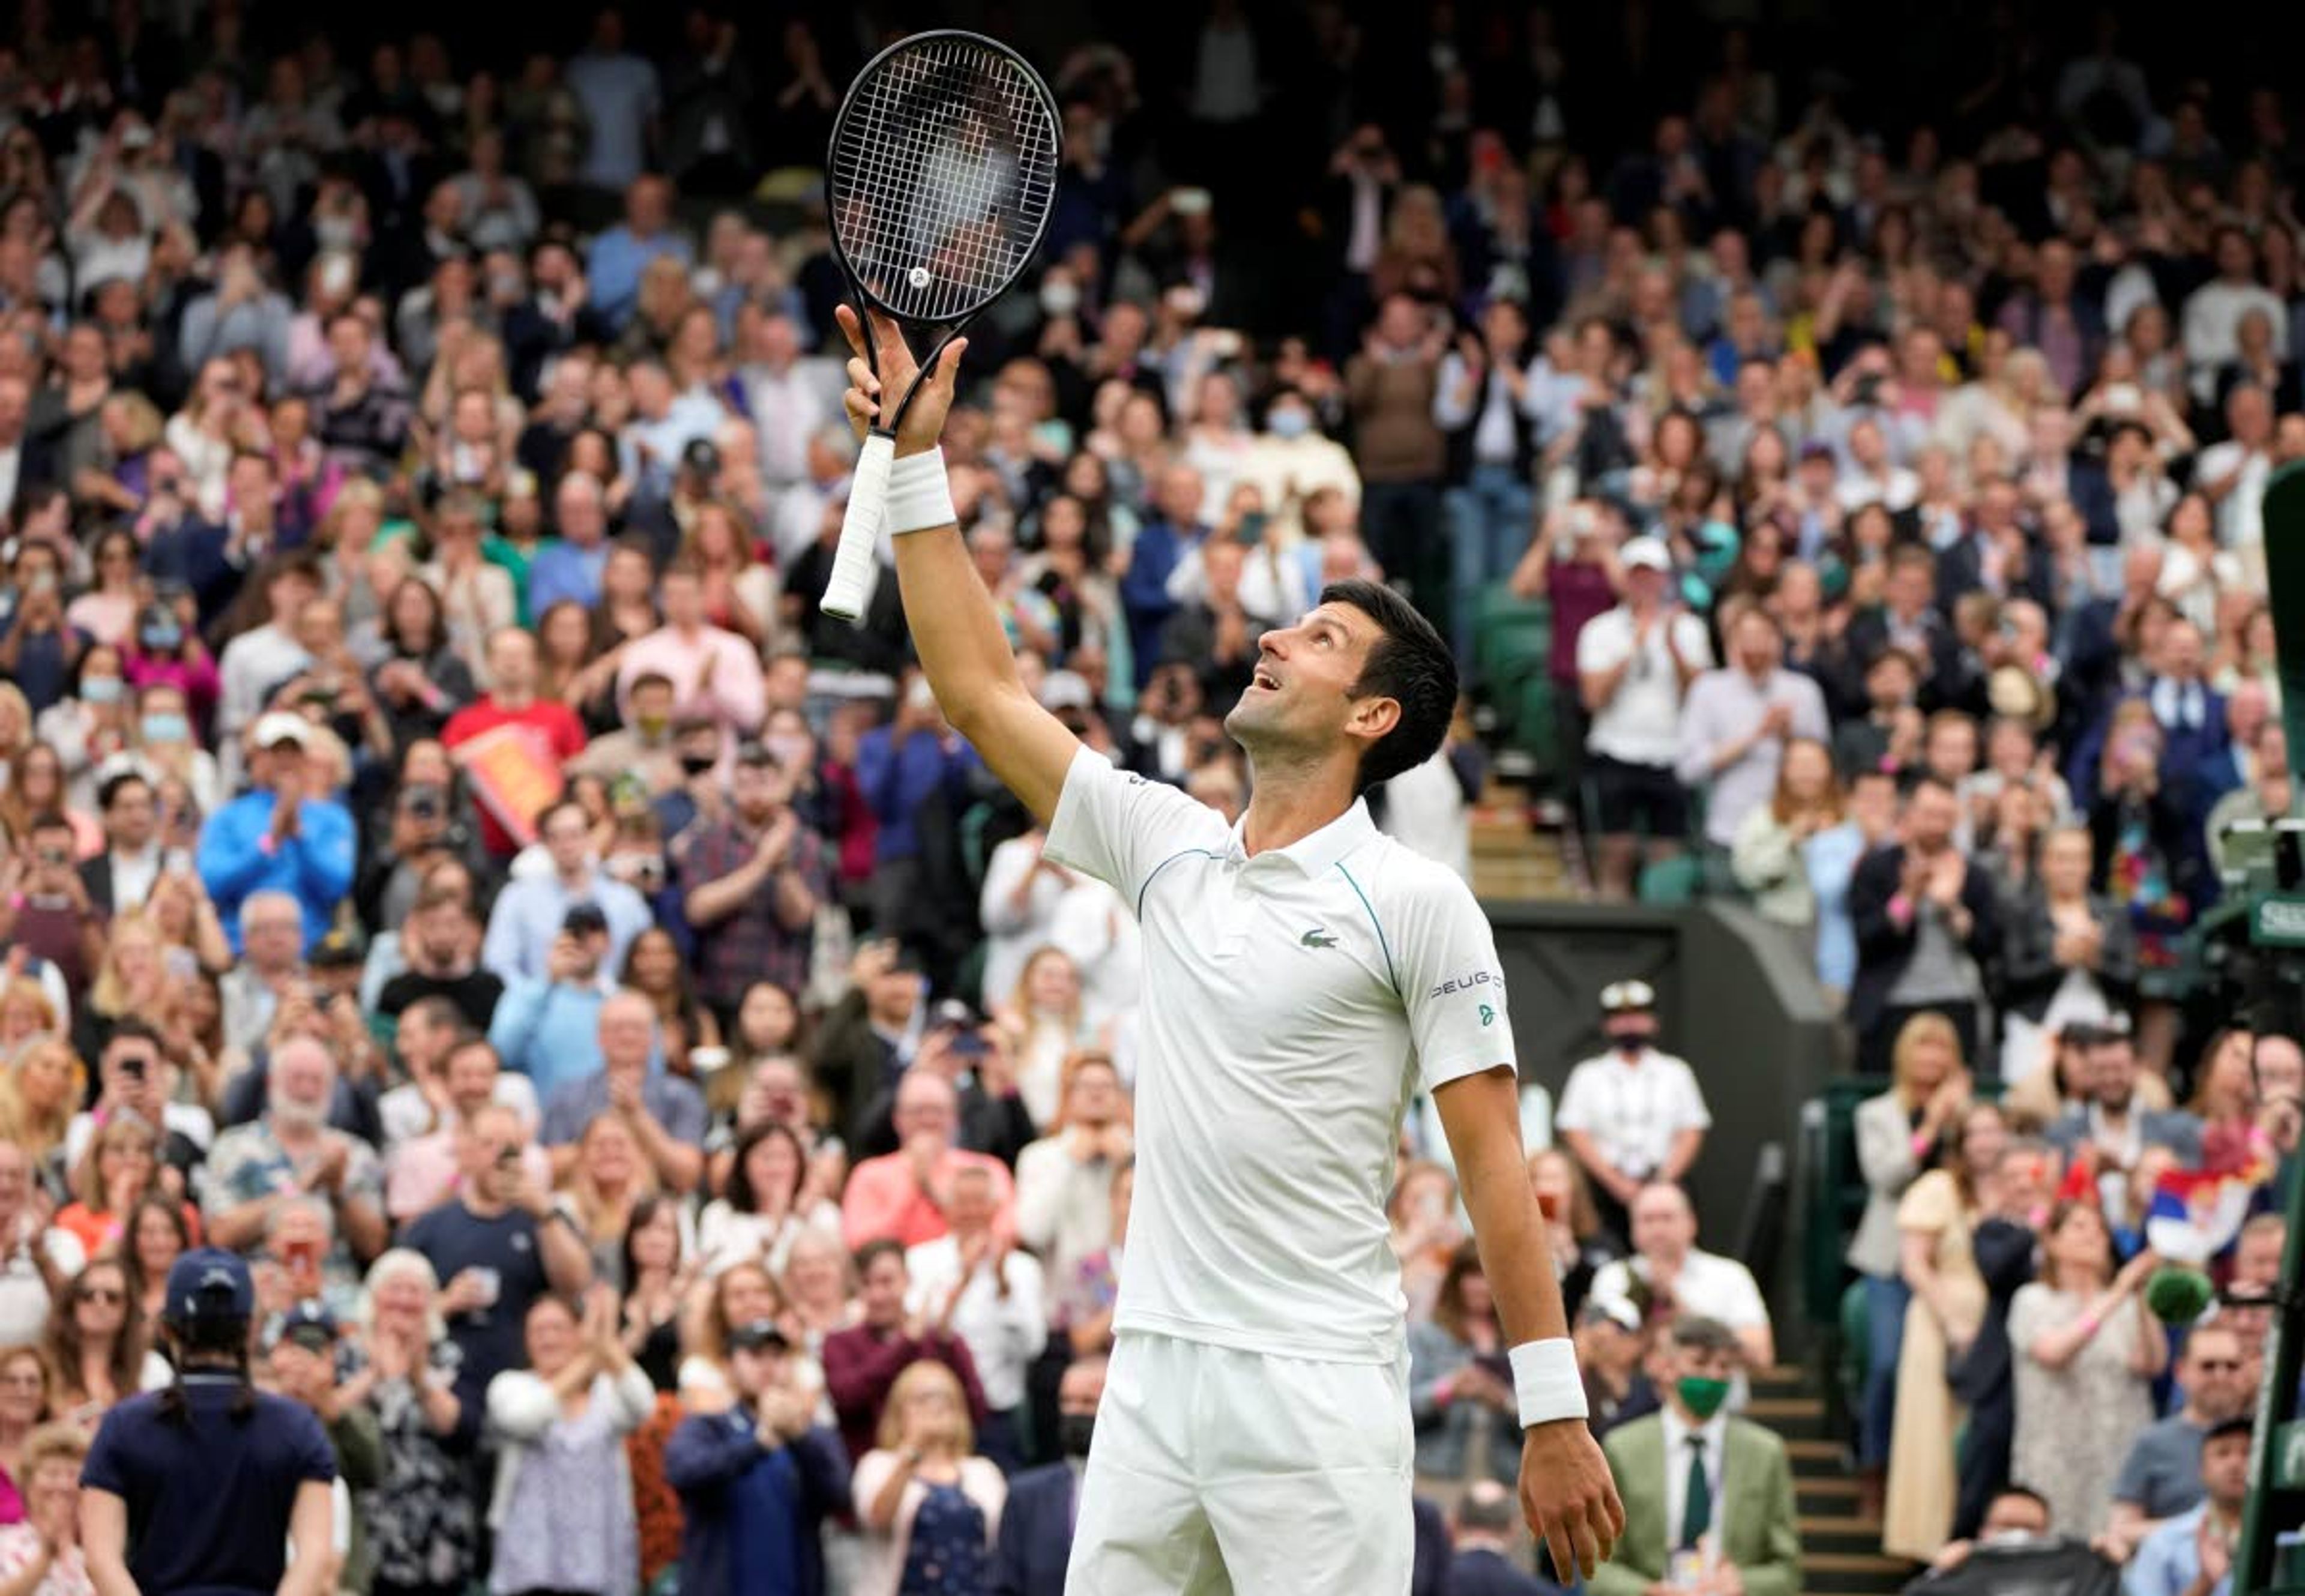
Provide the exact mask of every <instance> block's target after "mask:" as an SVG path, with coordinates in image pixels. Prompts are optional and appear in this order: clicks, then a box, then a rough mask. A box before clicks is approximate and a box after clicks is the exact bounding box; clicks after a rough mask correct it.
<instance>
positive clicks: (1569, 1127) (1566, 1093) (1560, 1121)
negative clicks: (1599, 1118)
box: [1552, 1064, 1593, 1131]
mask: <svg viewBox="0 0 2305 1596" xmlns="http://www.w3.org/2000/svg"><path fill="white" fill-rule="evenodd" d="M1592 1099H1593V1071H1592V1068H1591V1066H1590V1065H1582V1064H1580V1065H1578V1066H1577V1067H1576V1068H1574V1069H1572V1070H1570V1071H1569V1083H1568V1084H1567V1085H1565V1086H1563V1087H1562V1088H1561V1106H1560V1107H1559V1108H1555V1109H1554V1110H1553V1111H1552V1128H1553V1129H1554V1130H1556V1131H1589V1130H1591V1129H1592V1128H1593V1100H1592Z"/></svg>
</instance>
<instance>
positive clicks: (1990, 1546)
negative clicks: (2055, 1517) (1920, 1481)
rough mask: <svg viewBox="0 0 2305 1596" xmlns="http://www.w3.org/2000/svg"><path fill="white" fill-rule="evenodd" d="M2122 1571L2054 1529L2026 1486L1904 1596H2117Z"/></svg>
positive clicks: (2003, 1495)
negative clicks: (2078, 1595) (2032, 1594)
mask: <svg viewBox="0 0 2305 1596" xmlns="http://www.w3.org/2000/svg"><path fill="white" fill-rule="evenodd" d="M2120 1578H2121V1575H2120V1571H2119V1570H2118V1569H2117V1568H2115V1567H2114V1565H2113V1564H2112V1563H2110V1562H2108V1561H2106V1560H2105V1558H2104V1556H2103V1555H2101V1554H2100V1553H2098V1552H2097V1551H2096V1550H2094V1549H2091V1548H2090V1547H2088V1546H2086V1545H2084V1544H2083V1543H2081V1542H2080V1541H2073V1540H2069V1539H2067V1538H2066V1537H2064V1536H2062V1535H2059V1534H2057V1533H2055V1532H2054V1531H2052V1530H2051V1529H2050V1527H2049V1504H2048V1503H2047V1502H2046V1501H2044V1500H2042V1499H2041V1498H2040V1496H2039V1495H2038V1494H2037V1493H2036V1492H2034V1491H2030V1490H2026V1489H2025V1488H2024V1487H2023V1486H2021V1485H2014V1486H2011V1487H2010V1488H2009V1489H2007V1490H2003V1491H2001V1492H1999V1493H1998V1494H1996V1495H1995V1497H1994V1498H1993V1501H1992V1503H1991V1505H1990V1506H1989V1507H1986V1513H1985V1520H1984V1523H1983V1524H1982V1525H1981V1526H1980V1527H1979V1528H1978V1532H1977V1536H1976V1538H1975V1539H1974V1540H1968V1541H1947V1542H1946V1543H1945V1546H1944V1550H1942V1551H1940V1552H1938V1553H1937V1555H1936V1556H1935V1558H1932V1559H1931V1560H1930V1563H1929V1566H1928V1567H1927V1569H1926V1570H1925V1571H1924V1572H1923V1573H1922V1575H1921V1576H1920V1577H1919V1578H1918V1579H1916V1580H1915V1581H1914V1582H1913V1583H1911V1584H1909V1585H1907V1586H1906V1587H1905V1596H2003V1592H2009V1591H2018V1590H2033V1589H2044V1590H2052V1591H2067V1592H2087V1593H2088V1596H2113V1592H2114V1591H2116V1590H2117V1589H2118V1588H2119V1584H2120Z"/></svg>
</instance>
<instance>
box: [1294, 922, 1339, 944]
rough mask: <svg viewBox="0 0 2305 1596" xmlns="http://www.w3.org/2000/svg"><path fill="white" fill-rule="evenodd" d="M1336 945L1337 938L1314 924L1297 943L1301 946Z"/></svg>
mask: <svg viewBox="0 0 2305 1596" xmlns="http://www.w3.org/2000/svg"><path fill="white" fill-rule="evenodd" d="M1336 945H1337V939H1336V938H1334V937H1331V936H1330V935H1329V933H1328V932H1327V930H1324V929H1323V928H1322V927H1320V926H1314V928H1313V929H1312V930H1309V931H1307V932H1306V933H1305V935H1304V936H1303V937H1301V938H1298V939H1297V946H1298V947H1335V946H1336Z"/></svg>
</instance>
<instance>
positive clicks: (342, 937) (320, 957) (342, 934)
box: [305, 926, 368, 970]
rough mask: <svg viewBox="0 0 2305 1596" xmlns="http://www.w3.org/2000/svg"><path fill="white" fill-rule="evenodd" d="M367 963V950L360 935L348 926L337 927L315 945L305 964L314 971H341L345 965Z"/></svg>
mask: <svg viewBox="0 0 2305 1596" xmlns="http://www.w3.org/2000/svg"><path fill="white" fill-rule="evenodd" d="M367 962H368V948H367V947H366V945H365V944H364V943H362V941H361V934H360V932H358V931H357V930H353V928H351V927H350V926H337V927H335V928H334V929H332V930H330V931H329V932H328V934H327V936H325V937H323V938H320V940H319V943H318V944H316V945H315V946H314V947H313V949H312V951H311V954H310V956H309V957H307V958H306V960H305V963H307V964H310V965H311V966H312V968H313V969H315V970H328V969H336V970H341V969H344V967H345V966H347V965H352V964H366V963H367Z"/></svg>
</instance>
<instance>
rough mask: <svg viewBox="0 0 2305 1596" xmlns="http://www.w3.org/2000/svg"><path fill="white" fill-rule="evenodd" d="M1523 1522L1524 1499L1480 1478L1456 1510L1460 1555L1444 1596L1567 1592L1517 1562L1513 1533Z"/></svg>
mask: <svg viewBox="0 0 2305 1596" xmlns="http://www.w3.org/2000/svg"><path fill="white" fill-rule="evenodd" d="M1519 1522H1520V1501H1519V1499H1518V1498H1517V1497H1515V1496H1514V1495H1513V1493H1512V1492H1511V1491H1510V1490H1507V1489H1505V1487H1503V1486H1501V1485H1500V1484H1498V1483H1497V1482H1496V1481H1493V1480H1481V1481H1476V1482H1475V1483H1474V1484H1473V1485H1472V1486H1471V1488H1469V1489H1468V1490H1467V1491H1466V1492H1465V1497H1464V1499H1463V1500H1462V1501H1460V1502H1459V1503H1458V1504H1457V1510H1456V1512H1454V1513H1453V1514H1451V1515H1450V1540H1451V1541H1453V1542H1454V1543H1455V1546H1456V1555H1455V1557H1453V1558H1451V1559H1450V1563H1449V1580H1448V1583H1446V1584H1444V1585H1442V1587H1441V1588H1442V1596H1561V1587H1560V1586H1559V1585H1556V1584H1554V1583H1552V1581H1551V1580H1549V1579H1539V1578H1537V1577H1536V1575H1534V1574H1531V1573H1529V1572H1528V1571H1527V1570H1526V1569H1524V1568H1522V1567H1520V1566H1518V1564H1516V1563H1514V1562H1513V1560H1512V1558H1510V1555H1509V1551H1508V1549H1509V1548H1510V1545H1511V1541H1510V1539H1509V1537H1510V1536H1511V1534H1512V1533H1513V1531H1514V1528H1515V1526H1516V1525H1518V1523H1519Z"/></svg>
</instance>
